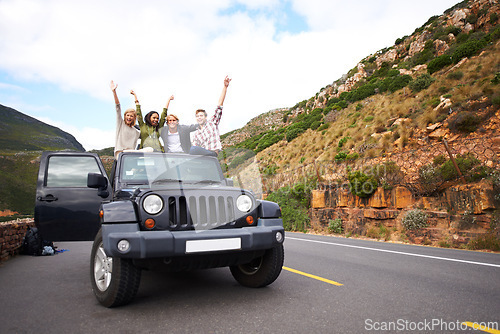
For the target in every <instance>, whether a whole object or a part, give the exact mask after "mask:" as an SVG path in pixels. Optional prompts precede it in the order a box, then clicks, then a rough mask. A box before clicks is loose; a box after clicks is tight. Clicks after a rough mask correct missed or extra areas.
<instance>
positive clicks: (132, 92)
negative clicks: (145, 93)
mask: <svg viewBox="0 0 500 334" xmlns="http://www.w3.org/2000/svg"><path fill="white" fill-rule="evenodd" d="M130 94H132V95H134V99H135V104H139V100H138V99H137V95H136V94H135V92H134V91H133V90H130Z"/></svg>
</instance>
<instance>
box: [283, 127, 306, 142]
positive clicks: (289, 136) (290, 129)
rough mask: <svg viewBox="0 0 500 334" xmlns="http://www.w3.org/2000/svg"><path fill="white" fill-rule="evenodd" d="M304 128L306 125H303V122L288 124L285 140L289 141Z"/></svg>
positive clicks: (304, 129)
mask: <svg viewBox="0 0 500 334" xmlns="http://www.w3.org/2000/svg"><path fill="white" fill-rule="evenodd" d="M306 130H307V127H305V124H303V123H295V124H293V125H290V126H289V127H288V128H287V129H286V132H285V137H286V140H287V141H288V142H291V141H292V140H294V139H295V138H297V137H298V136H299V135H300V134H302V133H303V132H304V131H306Z"/></svg>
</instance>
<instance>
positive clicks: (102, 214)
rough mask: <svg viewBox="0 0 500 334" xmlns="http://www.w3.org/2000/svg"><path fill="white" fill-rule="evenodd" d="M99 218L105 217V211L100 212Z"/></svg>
mask: <svg viewBox="0 0 500 334" xmlns="http://www.w3.org/2000/svg"><path fill="white" fill-rule="evenodd" d="M99 217H101V218H102V217H104V211H103V210H100V211H99Z"/></svg>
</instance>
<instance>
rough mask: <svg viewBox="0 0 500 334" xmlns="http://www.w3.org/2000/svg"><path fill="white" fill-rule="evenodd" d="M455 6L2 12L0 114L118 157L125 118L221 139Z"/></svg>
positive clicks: (11, 5) (276, 3) (126, 6)
mask: <svg viewBox="0 0 500 334" xmlns="http://www.w3.org/2000/svg"><path fill="white" fill-rule="evenodd" d="M458 2H459V1H458V0H420V1H409V0H377V1H373V0H350V1H339V0H182V1H173V0H158V1H155V0H146V1H131V0H130V1H129V0H106V1H102V0H87V1H72V0H43V1H40V0H0V50H1V51H0V104H3V105H5V106H8V107H12V108H14V109H16V110H18V111H20V112H22V113H25V114H28V115H30V116H33V117H35V118H37V119H39V120H41V121H43V122H46V123H49V124H51V125H55V126H57V127H59V128H61V129H62V130H65V131H67V132H69V133H71V134H72V135H74V136H75V137H76V139H77V140H78V141H79V142H80V143H82V145H83V146H84V147H85V149H87V150H91V149H101V148H105V147H110V146H114V129H115V115H114V113H115V111H114V100H113V95H112V93H111V91H110V89H109V82H110V80H114V81H115V82H116V83H117V84H118V90H117V92H118V96H119V99H120V102H121V104H122V109H123V110H124V109H126V108H128V107H133V105H134V103H133V102H134V101H133V97H132V95H130V93H129V92H130V90H131V89H134V90H135V91H136V93H137V95H138V97H139V100H140V102H141V105H142V109H143V111H150V110H157V111H161V110H162V108H163V106H164V105H165V103H166V102H167V99H168V98H169V97H170V95H174V97H175V99H174V100H173V101H172V102H171V104H170V109H169V111H170V112H172V113H174V114H177V115H178V116H179V117H180V119H181V123H184V124H191V123H194V122H195V118H194V111H195V110H196V109H198V108H204V109H206V110H207V111H208V112H209V114H210V113H211V112H212V110H213V109H214V108H215V105H216V103H217V101H218V98H219V95H220V92H221V89H222V86H223V79H224V77H225V76H226V75H229V76H230V77H231V78H232V79H233V80H232V81H231V84H230V86H229V89H228V93H227V96H226V101H225V103H224V113H223V117H222V121H221V124H220V130H221V133H225V132H228V131H231V130H233V129H237V128H240V127H242V126H243V125H245V124H246V123H247V122H248V121H249V120H250V119H251V118H253V117H255V116H257V115H259V114H261V113H264V112H267V111H269V110H271V109H274V108H280V107H292V106H293V105H295V104H296V103H297V102H300V101H302V100H305V99H309V98H310V97H311V96H313V95H314V94H316V93H317V92H318V91H319V90H320V89H321V88H322V87H324V86H326V85H328V84H331V83H332V82H334V81H335V80H337V79H338V78H340V77H341V76H342V74H344V73H347V72H348V71H349V70H350V69H351V68H353V67H354V66H355V65H356V64H357V62H358V61H360V60H361V59H362V58H364V57H366V56H368V55H370V54H372V53H374V52H376V51H378V50H380V49H383V48H385V47H388V46H391V45H393V44H394V41H395V40H396V39H397V38H399V37H402V36H404V35H410V34H411V33H412V32H413V31H414V30H415V29H416V28H418V27H420V26H421V25H422V24H424V23H425V22H426V21H427V19H429V18H430V17H431V16H433V15H440V14H442V13H443V12H444V11H445V10H446V9H448V8H450V7H451V6H453V5H454V4H456V3H458Z"/></svg>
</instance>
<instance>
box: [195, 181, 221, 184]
mask: <svg viewBox="0 0 500 334" xmlns="http://www.w3.org/2000/svg"><path fill="white" fill-rule="evenodd" d="M220 182H221V181H214V180H201V181H197V182H195V183H194V184H202V183H206V184H214V183H220Z"/></svg>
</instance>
